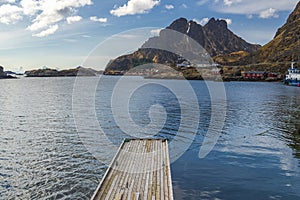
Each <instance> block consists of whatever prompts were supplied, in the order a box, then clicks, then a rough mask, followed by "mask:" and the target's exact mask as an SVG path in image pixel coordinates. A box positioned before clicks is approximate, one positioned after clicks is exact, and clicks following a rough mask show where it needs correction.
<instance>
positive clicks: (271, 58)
mask: <svg viewBox="0 0 300 200" xmlns="http://www.w3.org/2000/svg"><path fill="white" fill-rule="evenodd" d="M299 58H300V2H298V4H297V6H296V8H295V9H294V11H293V12H292V13H291V14H290V15H289V17H288V19H287V21H286V23H285V24H284V25H283V26H282V27H281V28H279V29H278V30H277V32H276V34H275V37H274V38H273V40H271V41H270V42H269V43H267V44H266V45H264V46H263V47H262V48H261V49H259V50H258V51H256V52H254V53H252V54H251V55H250V56H248V57H246V58H245V59H242V60H241V62H240V63H241V64H242V63H277V62H291V61H292V60H294V61H298V62H299Z"/></svg>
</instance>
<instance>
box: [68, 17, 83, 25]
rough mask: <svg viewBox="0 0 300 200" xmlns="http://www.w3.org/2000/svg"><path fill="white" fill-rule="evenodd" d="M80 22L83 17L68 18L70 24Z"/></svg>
mask: <svg viewBox="0 0 300 200" xmlns="http://www.w3.org/2000/svg"><path fill="white" fill-rule="evenodd" d="M80 20H82V17H81V16H72V17H67V23H68V24H73V23H74V22H79V21H80Z"/></svg>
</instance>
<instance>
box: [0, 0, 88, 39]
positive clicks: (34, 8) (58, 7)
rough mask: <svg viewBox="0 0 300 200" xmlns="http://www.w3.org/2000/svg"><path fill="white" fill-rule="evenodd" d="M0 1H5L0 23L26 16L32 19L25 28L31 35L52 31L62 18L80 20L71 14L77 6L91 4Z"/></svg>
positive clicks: (51, 0)
mask: <svg viewBox="0 0 300 200" xmlns="http://www.w3.org/2000/svg"><path fill="white" fill-rule="evenodd" d="M0 2H6V3H7V4H3V5H1V6H0V23H3V24H13V23H16V22H17V21H19V20H22V19H24V17H28V18H29V19H32V21H31V24H30V25H29V26H28V27H27V30H30V31H32V32H33V36H37V37H43V36H47V35H49V34H48V33H50V34H52V33H51V32H53V33H54V32H55V31H56V29H58V27H59V26H58V24H59V23H60V22H61V21H63V20H67V22H68V23H69V24H70V23H73V22H75V21H80V20H81V18H79V16H77V17H72V16H73V15H74V14H76V13H77V11H78V9H79V8H81V7H84V6H87V5H91V4H92V0H20V1H15V0H0ZM8 2H9V3H10V4H9V3H8ZM54 30H55V31H54Z"/></svg>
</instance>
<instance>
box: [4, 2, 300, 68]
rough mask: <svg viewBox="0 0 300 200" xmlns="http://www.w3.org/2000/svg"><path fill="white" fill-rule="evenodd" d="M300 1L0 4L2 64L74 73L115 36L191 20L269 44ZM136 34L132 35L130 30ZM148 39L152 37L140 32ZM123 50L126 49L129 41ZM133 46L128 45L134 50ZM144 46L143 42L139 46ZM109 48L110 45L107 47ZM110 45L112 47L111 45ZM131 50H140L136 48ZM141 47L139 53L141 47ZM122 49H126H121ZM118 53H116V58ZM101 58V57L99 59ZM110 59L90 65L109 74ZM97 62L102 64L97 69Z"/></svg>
mask: <svg viewBox="0 0 300 200" xmlns="http://www.w3.org/2000/svg"><path fill="white" fill-rule="evenodd" d="M297 2H298V0H195V1H192V0H178V1H171V0H0V30H1V31H0V44H1V47H0V65H2V66H4V67H5V69H6V70H14V71H18V69H19V68H20V67H21V66H22V67H23V70H27V69H36V68H41V67H43V66H48V67H50V68H59V69H64V68H73V67H76V66H78V65H81V64H83V63H84V60H85V59H86V58H87V56H88V55H89V54H90V53H91V51H92V50H93V49H94V48H95V47H97V45H98V48H99V44H101V43H102V44H103V41H106V43H107V42H109V41H111V38H112V37H111V36H113V35H116V34H120V33H122V32H124V31H125V33H123V34H125V35H127V36H128V34H131V35H135V34H134V33H135V32H136V31H135V30H132V29H136V28H139V29H141V28H144V27H153V28H147V29H145V30H147V31H149V32H151V31H152V33H154V32H155V30H158V29H159V28H163V27H166V26H168V25H169V24H170V23H171V22H172V21H173V20H175V19H177V18H179V17H185V18H187V19H189V20H194V21H197V22H199V23H201V24H202V25H204V24H205V23H206V22H207V20H208V19H209V18H211V17H215V18H216V19H226V21H227V22H228V27H229V28H230V29H231V30H232V31H233V32H234V33H236V34H237V35H238V36H240V37H242V38H243V39H245V40H246V41H248V42H251V43H258V44H262V45H263V44H265V43H267V42H268V41H270V40H271V39H272V38H273V36H274V34H275V32H276V30H277V28H279V27H280V26H282V25H283V24H284V23H285V21H286V19H287V17H288V15H289V14H290V12H291V11H292V10H293V9H294V8H295V6H296V4H297ZM130 30H132V31H130ZM140 32H141V33H143V34H144V37H139V39H140V40H141V41H140V42H142V40H145V39H146V38H147V37H148V36H151V34H149V35H148V34H146V32H145V31H144V32H143V31H140ZM122 38H123V40H122V41H123V42H121V43H122V44H119V46H120V45H126V41H127V40H126V38H125V37H122ZM129 41H130V40H128V41H127V44H128V45H129ZM139 44H140V43H139V42H137V43H136V45H139ZM104 46H105V45H104ZM106 46H108V45H106ZM129 46H130V45H129ZM100 48H101V51H100V52H101V53H103V54H105V56H104V57H106V58H107V60H109V59H111V58H113V57H114V56H117V55H118V53H116V52H119V54H121V52H122V51H118V50H117V49H116V48H118V45H116V46H112V47H110V48H111V49H110V50H107V52H105V48H104V49H103V48H102V47H101V45H100ZM130 48H134V47H133V46H132V45H131V46H130ZM135 48H138V46H136V47H135ZM121 49H122V48H121ZM112 50H115V52H113V53H108V52H112ZM95 59H96V58H95ZM105 62H106V61H105V59H104V60H101V59H100V60H99V61H97V62H94V63H93V64H90V65H91V66H88V67H93V68H95V69H103V68H104V67H105V65H106V63H105ZM96 63H97V64H96Z"/></svg>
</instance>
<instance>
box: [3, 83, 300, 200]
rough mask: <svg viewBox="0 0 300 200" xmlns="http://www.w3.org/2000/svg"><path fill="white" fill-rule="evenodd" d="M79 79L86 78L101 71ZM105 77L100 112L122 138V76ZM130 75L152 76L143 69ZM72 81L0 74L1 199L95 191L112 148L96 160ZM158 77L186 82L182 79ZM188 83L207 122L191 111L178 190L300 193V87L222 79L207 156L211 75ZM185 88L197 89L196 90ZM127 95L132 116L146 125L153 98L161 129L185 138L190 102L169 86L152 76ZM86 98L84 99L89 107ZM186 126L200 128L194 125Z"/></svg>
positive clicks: (209, 195) (214, 195)
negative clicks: (114, 107) (117, 109)
mask: <svg viewBox="0 0 300 200" xmlns="http://www.w3.org/2000/svg"><path fill="white" fill-rule="evenodd" d="M81 79H82V80H83V81H86V83H87V84H88V83H89V82H91V81H95V80H98V79H99V77H86V78H84V77H83V78H81ZM101 79H102V81H99V87H98V88H97V90H96V95H95V111H96V117H97V119H98V120H99V122H100V124H101V128H102V129H103V131H104V132H105V134H107V136H108V138H109V139H111V141H112V142H113V143H114V144H115V145H119V144H120V143H121V141H122V138H123V137H129V136H127V135H126V134H124V133H123V132H122V130H121V129H120V127H118V125H116V123H115V122H114V117H113V116H112V111H111V95H112V93H113V90H114V85H115V84H116V82H117V81H118V77H102V78H101ZM127 79H128V80H127V81H128V83H131V82H139V83H141V85H142V83H143V82H146V80H144V79H143V78H141V77H127ZM74 82H75V78H22V79H18V80H1V81H0V85H1V90H0V105H1V107H0V199H14V198H17V199H69V198H71V199H89V198H90V197H91V195H92V193H93V192H94V190H95V189H96V187H97V185H98V183H99V182H100V180H101V178H102V176H103V175H104V173H105V170H106V167H107V166H106V165H105V164H104V163H105V162H106V161H107V160H109V159H111V158H110V157H109V156H110V154H109V152H102V153H103V160H102V159H100V160H97V159H95V158H94V157H93V155H92V154H91V153H90V152H89V151H87V149H86V148H85V145H84V144H83V143H82V142H81V139H80V137H79V135H78V133H77V131H76V126H75V123H74V119H73V112H72V92H73V85H74ZM158 82H162V83H164V82H168V83H170V84H173V85H174V86H175V87H179V88H180V87H181V86H182V80H158ZM189 83H190V85H191V86H192V87H193V88H194V91H195V93H196V95H197V97H198V99H199V107H200V122H195V121H193V119H194V117H193V114H194V113H188V114H189V116H190V121H191V123H199V128H198V130H197V134H196V135H195V139H194V141H193V143H192V144H191V145H190V147H189V149H188V151H186V152H185V153H184V154H183V156H181V157H180V158H179V159H178V160H176V161H175V162H174V163H172V165H171V168H172V169H171V172H172V180H173V190H174V196H175V199H299V198H300V164H299V159H300V135H299V123H300V121H299V120H300V114H299V112H300V107H299V105H300V89H299V88H296V87H288V86H284V85H282V84H281V83H258V82H228V83H224V84H225V88H226V95H227V113H226V119H225V126H224V128H223V130H222V134H221V137H220V138H219V140H218V143H217V145H216V146H215V147H214V149H213V151H212V152H210V154H208V156H206V157H205V158H202V159H200V158H199V157H198V152H199V148H200V147H201V144H202V141H203V138H204V136H205V134H206V131H207V128H208V124H209V122H210V112H211V105H210V96H209V92H208V90H207V88H206V87H205V82H203V81H189ZM84 92H86V91H85V88H84V87H82V93H83V94H84ZM182 92H183V93H184V95H186V96H189V93H188V92H189V91H184V90H183V91H182ZM129 103H130V106H129V108H130V111H129V112H130V114H131V116H132V119H133V120H134V121H135V123H136V124H138V125H141V126H143V125H146V124H148V123H149V122H150V119H149V115H148V114H149V113H148V111H149V108H150V106H151V105H152V104H160V105H162V106H163V107H164V108H165V110H166V113H167V118H166V123H165V125H164V127H163V129H162V130H161V131H160V132H159V133H157V134H156V135H155V137H166V138H169V139H170V141H172V139H176V140H179V142H180V141H181V142H185V141H186V138H184V137H182V138H180V137H176V138H175V137H174V136H175V135H176V131H177V130H178V128H179V126H180V118H181V115H183V114H184V113H182V112H184V111H182V110H180V104H179V102H178V99H177V98H176V95H174V94H172V92H171V91H170V90H168V88H165V87H163V86H160V85H159V84H148V85H147V84H146V85H144V86H142V87H140V89H139V90H137V91H136V92H135V93H134V94H133V95H132V97H131V99H130V101H129ZM185 103H189V102H185ZM88 106H90V105H89V104H88V103H86V104H84V103H83V104H82V109H83V110H84V109H85V107H88ZM191 106H193V104H191ZM185 114H186V113H185ZM86 131H87V137H88V132H97V131H99V130H96V129H95V127H86ZM183 131H184V132H186V134H187V135H188V134H190V133H191V132H192V130H190V127H189V126H188V125H184V126H183ZM82 134H84V133H81V135H82ZM103 145H105V144H99V147H98V148H99V149H98V151H101V146H103ZM106 153H107V157H106V156H105V155H106ZM170 153H172V152H170Z"/></svg>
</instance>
